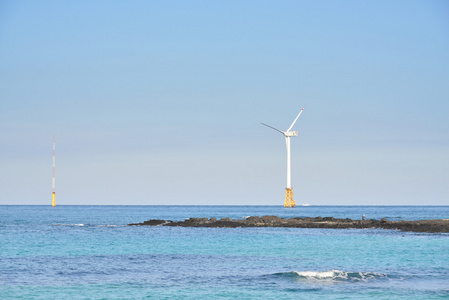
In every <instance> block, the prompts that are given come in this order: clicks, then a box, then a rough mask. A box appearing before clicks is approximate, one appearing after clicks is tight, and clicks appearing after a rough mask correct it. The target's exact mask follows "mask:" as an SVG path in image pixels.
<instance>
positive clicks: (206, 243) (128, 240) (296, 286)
mask: <svg viewBox="0 0 449 300" xmlns="http://www.w3.org/2000/svg"><path fill="white" fill-rule="evenodd" d="M255 215H258V216H262V215H278V216H281V217H296V216H310V217H316V216H322V217H326V216H333V217H338V218H346V217H348V218H352V219H361V217H362V215H366V218H368V219H370V218H374V219H380V218H383V217H386V218H387V219H390V220H401V219H406V220H416V219H435V218H449V206H442V207H441V206H440V207H430V206H421V207H416V206H388V207H387V206H383V207H377V206H372V207H367V206H310V207H297V208H295V209H284V208H282V207H277V206H57V207H55V208H52V207H50V206H0V238H1V242H0V297H2V298H5V299H9V298H24V299H67V298H73V299H141V298H153V299H162V298H167V299H168V298H170V299H198V298H200V299H201V298H202V299H208V298H223V299H227V298H239V299H259V298H265V299H442V298H448V299H449V235H448V234H427V233H410V232H400V231H394V230H382V229H364V230H357V229H343V230H337V229H300V228H177V227H160V226H158V227H138V226H137V227H128V226H125V225H126V224H128V223H133V222H141V221H145V220H148V219H152V218H161V219H170V220H183V219H185V218H189V217H216V218H221V217H227V216H229V217H232V218H244V217H246V216H255Z"/></svg>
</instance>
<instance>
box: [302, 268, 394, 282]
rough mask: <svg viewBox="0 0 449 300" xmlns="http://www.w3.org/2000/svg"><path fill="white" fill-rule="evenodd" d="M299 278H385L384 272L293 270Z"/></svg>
mask: <svg viewBox="0 0 449 300" xmlns="http://www.w3.org/2000/svg"><path fill="white" fill-rule="evenodd" d="M293 273H295V274H296V275H298V276H299V277H300V278H304V279H311V280H343V281H345V280H368V279H374V278H386V277H387V275H386V274H381V273H373V272H344V271H339V270H330V271H302V272H299V271H294V272H293Z"/></svg>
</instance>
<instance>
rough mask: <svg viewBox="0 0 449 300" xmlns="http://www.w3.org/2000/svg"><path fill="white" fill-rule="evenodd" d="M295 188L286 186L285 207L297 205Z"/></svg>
mask: <svg viewBox="0 0 449 300" xmlns="http://www.w3.org/2000/svg"><path fill="white" fill-rule="evenodd" d="M293 195H294V194H293V189H292V188H286V189H285V202H284V207H296V203H295V200H293Z"/></svg>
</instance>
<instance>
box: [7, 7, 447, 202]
mask: <svg viewBox="0 0 449 300" xmlns="http://www.w3.org/2000/svg"><path fill="white" fill-rule="evenodd" d="M303 106H304V107H305V109H304V112H303V113H302V114H301V116H300V117H299V119H298V121H297V122H296V124H295V126H294V128H293V129H294V130H298V131H299V135H298V137H294V138H292V141H291V144H292V146H291V147H292V148H291V149H292V150H291V151H292V185H293V191H294V193H295V196H294V199H295V201H296V203H297V204H304V203H308V204H310V205H449V184H448V183H449V2H447V1H445V0H441V1H439V0H420V1H416V0H395V1H391V0H378V1H360V0H354V1H353V0H344V1H342V0H335V1H330V0H316V1H304V0H295V1H289V0H286V1H272V0H270V1H266V0H257V1H256V0H248V1H236V0H228V1H220V0H218V1H195V0H192V1H175V0H172V1H157V0H155V1H136V0H130V1H49V0H42V1H24V0H14V1H12V0H3V1H1V2H0V189H1V193H0V204H36V205H47V204H48V205H50V204H51V176H52V152H53V150H52V147H53V145H52V143H53V134H55V135H56V203H57V205H72V204H79V205H87V204H89V205H283V202H284V197H285V185H286V149H285V140H284V137H283V136H282V135H281V134H279V133H278V132H276V131H273V130H271V129H269V128H267V127H265V126H263V125H261V124H260V123H261V122H263V123H267V124H269V125H271V126H274V127H276V128H279V129H281V130H286V129H287V128H288V127H289V126H290V124H291V123H292V121H293V120H294V118H295V117H296V115H297V114H298V112H299V111H300V109H301V108H302V107H303Z"/></svg>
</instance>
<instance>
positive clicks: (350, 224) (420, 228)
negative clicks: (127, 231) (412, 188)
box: [128, 216, 449, 233]
mask: <svg viewBox="0 0 449 300" xmlns="http://www.w3.org/2000/svg"><path fill="white" fill-rule="evenodd" d="M128 225H129V226H181V227H227V228H236V227H291V228H335V229H348V228H356V229H366V228H383V229H396V230H402V231H414V232H432V233H433V232H443V233H444V232H446V233H449V219H442V220H419V221H405V220H402V221H388V220H387V219H385V218H383V219H381V220H374V219H370V220H352V219H336V218H333V217H325V218H322V217H316V218H290V219H284V218H280V217H277V216H262V217H248V218H246V219H230V218H221V219H216V218H210V219H208V218H189V219H186V220H184V221H170V220H156V219H152V220H148V221H145V222H142V223H133V224H128Z"/></svg>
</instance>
